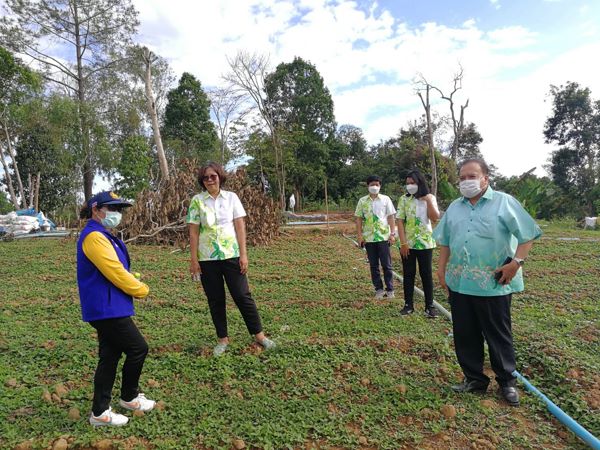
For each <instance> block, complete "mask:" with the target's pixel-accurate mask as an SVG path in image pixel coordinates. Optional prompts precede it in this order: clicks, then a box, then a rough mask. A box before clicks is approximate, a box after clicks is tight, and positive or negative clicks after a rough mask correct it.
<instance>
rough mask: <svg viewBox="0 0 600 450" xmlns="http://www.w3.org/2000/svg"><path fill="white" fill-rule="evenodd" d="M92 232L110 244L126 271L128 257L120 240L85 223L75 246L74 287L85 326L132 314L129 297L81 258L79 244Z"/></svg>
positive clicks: (92, 224) (95, 226) (94, 223)
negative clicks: (75, 274) (75, 284)
mask: <svg viewBox="0 0 600 450" xmlns="http://www.w3.org/2000/svg"><path fill="white" fill-rule="evenodd" d="M94 231H98V232H100V233H102V234H103V235H104V236H106V238H107V239H108V240H109V241H110V242H111V243H112V244H113V247H114V248H115V251H116V252H117V257H118V258H119V261H121V263H122V264H123V266H124V267H125V269H127V270H129V264H130V259H129V253H128V252H127V247H125V244H124V243H123V241H121V240H120V239H117V238H116V237H114V236H113V235H112V234H110V233H109V232H108V231H107V230H106V228H104V226H102V225H101V224H99V223H98V222H96V221H95V220H89V221H88V223H87V224H86V226H85V227H84V228H83V230H82V231H81V235H80V236H79V241H78V242H77V285H78V287H79V301H80V302H81V315H82V317H83V320H84V321H85V322H91V321H94V320H103V319H115V318H118V317H129V316H133V315H134V314H135V310H134V307H133V297H132V296H131V295H127V294H126V293H125V292H123V291H122V290H121V289H119V288H118V287H116V286H115V285H114V284H112V283H111V282H110V281H109V280H108V279H107V278H106V277H105V276H104V275H102V272H100V270H98V268H97V267H96V266H95V265H94V264H93V263H92V262H91V261H90V260H89V259H88V257H87V256H86V255H85V253H84V251H83V248H82V244H83V241H84V239H85V238H86V236H87V235H88V234H90V233H92V232H94Z"/></svg>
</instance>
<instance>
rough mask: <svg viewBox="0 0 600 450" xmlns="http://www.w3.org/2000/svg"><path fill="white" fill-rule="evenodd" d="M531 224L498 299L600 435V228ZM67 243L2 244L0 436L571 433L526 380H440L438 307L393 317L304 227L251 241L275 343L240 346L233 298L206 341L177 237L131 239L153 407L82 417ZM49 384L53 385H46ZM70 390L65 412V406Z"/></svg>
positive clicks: (72, 444) (380, 442)
mask: <svg viewBox="0 0 600 450" xmlns="http://www.w3.org/2000/svg"><path fill="white" fill-rule="evenodd" d="M543 225H544V230H545V231H546V234H545V237H544V238H543V239H542V240H541V241H540V242H539V243H538V244H537V245H536V246H534V250H533V252H532V255H531V257H530V259H529V260H528V262H527V266H526V277H527V280H526V285H527V286H526V287H527V290H526V292H525V293H523V294H520V295H516V296H515V297H514V300H513V322H514V323H513V329H514V335H515V347H516V350H517V358H518V368H519V370H520V371H521V372H522V373H523V374H524V375H526V376H527V377H528V378H529V379H530V380H531V381H532V382H533V383H534V384H535V385H536V386H537V387H538V388H539V389H541V390H542V391H543V392H544V393H545V394H546V395H547V396H548V397H550V398H551V399H552V400H554V401H555V402H556V403H557V404H558V405H559V406H561V407H562V408H563V409H564V410H565V411H566V412H567V413H568V414H570V415H571V416H572V417H573V418H575V419H576V420H578V421H579V422H580V423H581V424H582V425H583V426H585V427H586V428H587V429H588V430H589V431H590V432H592V433H593V434H595V435H599V434H600V414H599V412H600V376H599V375H598V374H600V356H599V355H598V350H597V349H598V343H599V340H600V324H599V319H598V318H599V317H600V306H599V302H598V297H599V295H598V293H597V286H598V284H597V283H598V282H597V280H598V277H599V276H600V264H599V260H600V245H598V242H594V241H593V240H591V239H594V238H596V239H597V238H600V233H598V232H593V231H592V232H591V231H585V232H584V231H580V230H575V229H570V228H568V227H565V226H563V225H554V224H543ZM557 237H581V238H582V239H586V240H580V241H561V240H556V239H555V238H557ZM74 248H75V241H74V240H62V241H56V240H24V241H15V242H8V243H2V244H1V245H0V261H1V264H0V274H1V279H2V284H1V286H0V299H1V304H0V305H1V306H0V448H13V447H15V446H16V445H17V444H19V443H23V441H26V440H30V444H31V447H32V448H47V447H48V446H51V445H52V443H53V442H55V441H56V440H57V439H58V438H60V437H63V438H64V439H65V440H66V441H67V442H68V444H69V448H82V449H83V448H92V446H94V445H95V446H96V447H93V448H101V446H102V445H106V446H107V447H105V448H111V447H112V448H126V449H132V448H154V449H179V448H180V449H193V448H196V449H206V448H223V449H227V448H233V446H234V444H238V445H240V441H235V442H234V440H243V442H244V443H245V445H246V447H247V448H273V449H284V448H294V449H295V448H297V449H310V448H315V449H316V448H323V449H325V448H330V449H341V448H365V449H368V448H371V449H374V448H382V449H400V448H407V449H408V448H431V449H434V448H435V449H437V448H480V449H486V448H500V449H512V448H549V449H562V448H585V446H584V445H583V444H582V443H581V442H579V441H577V440H576V438H575V437H574V436H573V435H572V434H571V433H570V432H568V431H567V430H566V428H564V427H563V426H562V425H561V424H559V423H558V422H557V421H555V420H554V419H553V418H552V417H551V416H550V415H549V413H548V412H547V411H546V410H545V408H544V407H543V406H542V405H541V404H540V403H539V402H538V400H536V399H535V398H534V397H532V396H531V395H526V394H525V395H524V396H523V401H522V406H521V407H520V408H516V409H515V408H510V407H508V406H505V404H504V403H503V402H502V401H501V400H500V399H499V397H498V396H497V394H496V393H495V392H494V391H493V390H490V392H489V393H488V395H486V396H485V397H479V396H472V395H467V396H457V395H454V394H453V393H452V392H451V391H450V390H449V384H451V383H453V382H456V381H458V380H460V378H461V374H460V369H459V367H458V365H457V363H456V358H455V356H454V351H453V346H452V342H451V338H448V331H449V329H450V325H449V323H448V322H447V321H445V320H444V319H441V318H439V319H437V320H433V321H432V320H427V319H425V318H424V317H422V314H415V315H413V316H410V317H408V318H407V317H401V316H400V315H399V314H398V311H399V309H400V308H401V304H402V300H401V298H400V299H399V298H397V299H395V300H394V301H389V300H388V301H380V302H376V301H374V300H373V299H372V298H371V297H372V288H371V287H370V283H369V275H368V268H367V265H366V264H365V260H364V256H363V255H362V253H361V252H360V251H359V250H357V249H356V248H353V246H352V245H351V244H350V243H349V241H348V240H346V239H344V238H342V237H341V235H340V234H339V232H335V233H332V234H331V235H327V234H325V233H324V232H323V231H319V230H291V231H288V232H287V234H286V235H284V236H283V237H282V238H280V239H279V240H278V241H277V242H276V243H274V244H273V245H271V246H269V247H265V248H253V249H251V252H250V261H251V268H250V283H251V288H252V292H253V295H254V297H255V299H256V300H257V303H258V307H259V310H260V312H261V315H262V319H263V323H264V326H265V331H266V332H267V334H269V335H270V336H271V337H272V338H274V339H275V340H276V341H277V343H278V344H279V349H278V350H276V351H273V352H261V351H260V349H258V348H257V347H255V346H254V345H253V344H252V341H251V338H250V337H249V336H248V334H247V332H246V330H245V327H244V324H243V321H242V320H241V317H240V315H239V313H238V311H237V310H236V309H235V307H233V306H232V307H231V308H230V309H228V312H229V329H230V337H231V339H232V344H231V346H230V350H229V351H228V352H227V353H226V354H225V356H223V357H222V358H219V359H216V358H213V357H212V356H211V348H212V346H213V344H214V340H215V336H214V329H213V326H212V323H211V321H210V318H209V313H208V308H207V305H206V300H205V298H204V295H203V293H202V291H201V289H200V286H199V283H194V282H192V281H190V280H189V279H188V275H187V274H188V270H187V265H188V263H187V260H188V259H187V258H188V255H187V254H186V253H181V252H179V253H174V254H173V253H172V249H171V248H159V247H144V246H132V247H131V248H130V251H131V254H132V260H133V267H132V269H133V270H136V271H139V272H141V273H142V277H143V279H144V280H145V281H146V282H147V283H148V284H149V285H150V287H151V295H150V297H149V298H148V299H146V300H142V301H139V302H138V304H137V316H136V318H135V320H136V323H137V324H138V326H139V328H140V329H141V330H142V332H143V334H144V335H145V336H146V339H147V340H148V342H149V345H150V355H149V358H148V359H147V362H146V365H145V368H144V373H143V375H142V386H143V389H144V391H145V392H146V394H147V395H148V396H149V397H150V398H156V399H158V400H163V401H164V402H165V407H164V409H162V410H156V411H152V412H151V413H149V414H147V415H145V417H133V418H132V420H131V421H130V424H129V425H128V426H127V427H124V428H121V429H101V430H95V429H92V428H91V427H90V426H89V425H88V424H87V420H86V419H87V415H88V414H89V408H90V396H91V389H92V386H91V383H92V378H93V373H94V369H95V364H96V342H95V333H94V330H93V329H92V328H91V327H90V326H89V325H87V324H85V323H83V322H82V321H81V319H80V312H79V303H78V295H77V286H76V282H75V257H74V254H75V250H74ZM395 256H396V257H397V255H395ZM395 266H396V268H397V270H398V271H400V269H399V262H398V261H397V260H396V262H395ZM397 289H398V291H397V292H398V293H400V292H401V287H400V286H398V287H397ZM436 296H437V300H438V301H440V302H441V303H445V300H444V298H443V296H442V294H441V292H436ZM400 297H401V295H400ZM416 304H417V308H418V311H417V312H418V313H421V312H422V309H423V306H422V305H423V302H422V300H421V299H417V301H416ZM488 370H489V369H488ZM118 383H119V380H117V386H118ZM57 385H61V386H59V390H60V388H61V387H65V390H66V392H62V393H61V395H60V396H58V395H55V396H54V397H53V398H52V397H51V398H50V399H48V398H46V399H44V398H43V397H44V395H47V394H44V391H48V393H50V394H52V393H55V390H56V387H57ZM117 394H118V391H117V390H116V389H115V391H114V395H115V396H116V395H117ZM73 408H76V409H77V410H78V411H79V412H80V413H81V418H80V419H79V420H71V419H69V417H68V413H69V410H71V409H73ZM452 409H453V410H454V411H455V413H456V415H455V416H453V414H452ZM448 411H450V413H448ZM444 412H445V413H446V414H447V415H448V417H447V416H445V415H444Z"/></svg>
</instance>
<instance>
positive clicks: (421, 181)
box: [405, 169, 429, 198]
mask: <svg viewBox="0 0 600 450" xmlns="http://www.w3.org/2000/svg"><path fill="white" fill-rule="evenodd" d="M405 178H412V179H413V180H415V181H416V182H417V186H418V187H419V189H417V193H416V194H415V197H416V198H421V197H425V196H426V195H427V194H429V186H427V181H426V180H425V177H424V176H423V174H422V173H421V172H419V171H418V170H417V169H413V170H411V171H410V172H408V173H407V174H406V177H405Z"/></svg>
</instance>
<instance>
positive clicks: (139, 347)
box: [90, 317, 148, 416]
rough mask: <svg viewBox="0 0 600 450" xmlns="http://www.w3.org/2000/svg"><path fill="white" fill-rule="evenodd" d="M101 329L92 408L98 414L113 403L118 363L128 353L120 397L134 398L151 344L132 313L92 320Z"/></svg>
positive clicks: (91, 323) (92, 323) (127, 399)
mask: <svg viewBox="0 0 600 450" xmlns="http://www.w3.org/2000/svg"><path fill="white" fill-rule="evenodd" d="M90 325H91V326H93V327H94V328H95V329H96V331H97V332H98V356H99V360H98V367H97V368H96V374H95V375H94V401H93V403H92V412H93V413H94V415H96V416H99V415H100V414H102V413H103V412H104V411H106V410H107V409H108V407H109V405H110V400H111V397H112V388H113V385H114V384H115V376H116V375H117V365H118V364H119V359H120V358H121V355H122V354H123V353H125V355H127V357H126V358H125V363H124V364H123V372H122V377H123V379H122V383H121V398H122V399H123V400H125V401H131V400H133V399H134V398H135V397H137V395H138V393H139V387H138V385H139V381H140V375H141V373H142V367H143V366H144V360H145V359H146V355H147V354H148V344H146V340H145V339H144V336H142V334H141V333H140V331H139V330H138V329H137V327H136V326H135V323H133V320H131V317H121V318H118V319H106V320H96V321H93V322H90Z"/></svg>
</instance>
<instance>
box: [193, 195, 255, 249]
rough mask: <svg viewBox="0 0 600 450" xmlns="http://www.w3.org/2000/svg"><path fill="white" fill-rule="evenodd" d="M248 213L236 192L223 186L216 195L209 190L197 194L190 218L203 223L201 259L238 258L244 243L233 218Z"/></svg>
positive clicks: (194, 221) (200, 224) (199, 246)
mask: <svg viewBox="0 0 600 450" xmlns="http://www.w3.org/2000/svg"><path fill="white" fill-rule="evenodd" d="M244 216H246V211H244V207H243V206H242V203H241V202H240V199H239V198H238V196H237V195H236V194H235V193H234V192H229V191H224V190H222V189H221V191H220V192H219V195H217V198H216V199H215V198H213V197H212V196H211V195H210V194H209V193H208V192H206V191H205V192H202V193H200V194H198V195H195V196H194V198H192V201H191V202H190V207H189V208H188V213H187V218H186V222H187V223H194V224H197V225H199V226H200V234H199V238H198V260H199V261H214V260H222V259H229V258H238V257H239V256H240V247H239V245H238V241H237V235H236V233H235V227H234V226H233V220H234V219H237V218H240V217H244Z"/></svg>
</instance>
